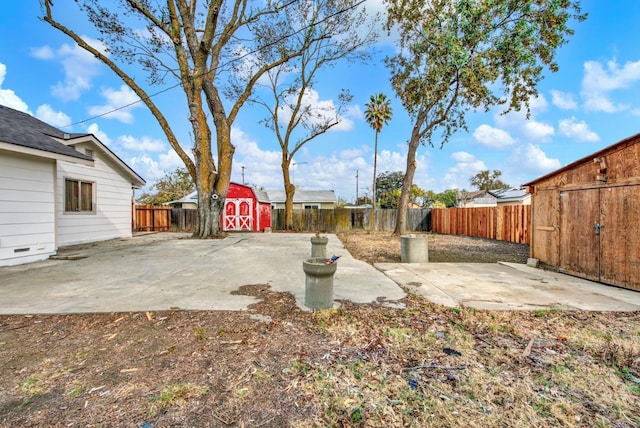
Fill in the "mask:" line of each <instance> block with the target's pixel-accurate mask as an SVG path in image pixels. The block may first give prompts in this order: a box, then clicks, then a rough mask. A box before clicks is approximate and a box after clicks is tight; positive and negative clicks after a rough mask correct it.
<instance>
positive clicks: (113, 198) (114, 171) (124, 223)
mask: <svg viewBox="0 0 640 428" xmlns="http://www.w3.org/2000/svg"><path fill="white" fill-rule="evenodd" d="M84 147H87V148H89V149H92V146H91V145H86V146H85V145H82V146H77V147H76V148H77V149H78V150H79V151H80V152H82V153H84ZM93 153H94V161H95V165H94V167H93V168H92V167H87V166H83V165H77V164H72V163H68V162H64V161H59V162H58V177H57V179H58V186H57V198H56V223H57V224H56V227H57V234H58V236H57V245H58V247H61V246H65V245H74V244H82V243H87V242H95V241H104V240H107V239H115V238H128V237H131V196H132V191H131V182H130V181H128V180H127V179H126V178H125V177H124V176H123V175H121V174H120V172H119V169H118V167H117V166H116V165H115V164H113V163H112V162H111V161H110V160H109V159H108V158H106V156H104V155H103V153H102V152H100V151H98V150H95V149H94V150H93ZM66 178H71V179H77V180H85V181H87V182H93V183H94V186H96V187H95V194H96V197H95V213H65V212H64V180H65V179H66Z"/></svg>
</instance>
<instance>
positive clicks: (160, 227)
mask: <svg viewBox="0 0 640 428" xmlns="http://www.w3.org/2000/svg"><path fill="white" fill-rule="evenodd" d="M135 215H136V230H137V231H139V232H168V231H169V229H170V228H171V207H169V206H164V205H160V206H158V205H136V206H135Z"/></svg>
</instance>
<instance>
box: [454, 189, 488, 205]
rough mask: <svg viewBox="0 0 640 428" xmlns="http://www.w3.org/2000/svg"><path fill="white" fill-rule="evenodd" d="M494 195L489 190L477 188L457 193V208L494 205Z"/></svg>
mask: <svg viewBox="0 0 640 428" xmlns="http://www.w3.org/2000/svg"><path fill="white" fill-rule="evenodd" d="M496 199H497V198H496V197H495V196H494V195H493V194H492V193H491V191H490V190H477V191H475V192H460V193H458V201H457V206H458V208H478V207H495V206H496V205H497V202H496Z"/></svg>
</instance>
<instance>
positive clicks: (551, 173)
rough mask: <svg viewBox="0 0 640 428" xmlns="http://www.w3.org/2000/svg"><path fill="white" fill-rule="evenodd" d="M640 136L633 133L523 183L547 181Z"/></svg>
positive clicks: (533, 183) (530, 183) (531, 183)
mask: <svg viewBox="0 0 640 428" xmlns="http://www.w3.org/2000/svg"><path fill="white" fill-rule="evenodd" d="M639 137H640V133H638V134H635V135H632V136H631V137H627V138H625V139H624V140H620V141H618V142H617V143H615V144H612V145H610V146H607V147H605V148H604V149H602V150H598V151H597V152H595V153H592V154H590V155H587V156H585V157H583V158H581V159H578V160H577V161H574V162H571V163H570V164H567V165H565V166H563V167H562V168H559V169H556V170H555V171H552V172H550V173H548V174H546V175H543V176H542V177H538V178H536V179H535V180H532V181H530V182H528V183H525V184H523V186H533V185H535V184H538V183H539V182H541V181H545V180H547V179H549V178H551V177H553V176H556V175H558V174H561V173H563V172H565V171H568V170H570V169H572V168H574V167H576V166H577V165H580V164H583V163H585V162H592V161H593V158H597V157H600V156H602V155H604V154H606V153H610V152H613V151H616V150H620V149H623V148H624V147H628V146H630V145H632V144H637V143H638V142H640V139H639Z"/></svg>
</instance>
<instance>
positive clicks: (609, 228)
mask: <svg viewBox="0 0 640 428" xmlns="http://www.w3.org/2000/svg"><path fill="white" fill-rule="evenodd" d="M525 186H528V191H529V192H530V193H531V195H532V203H531V219H532V221H531V223H532V224H531V244H530V245H531V257H532V258H535V259H538V260H539V261H540V263H541V264H543V265H544V266H546V267H548V268H552V269H557V270H558V271H560V272H566V273H569V274H572V275H576V276H580V277H582V278H587V279H590V280H594V281H599V282H603V283H606V284H612V285H617V286H620V287H625V288H629V289H632V290H638V291H640V134H637V135H634V136H632V137H629V138H626V139H624V140H622V141H619V142H618V143H616V144H613V145H611V146H609V147H606V148H604V149H602V150H600V151H598V152H596V153H593V154H591V155H589V156H586V157H584V158H582V159H579V160H577V161H575V162H573V163H571V164H569V165H566V166H564V167H562V168H560V169H558V170H556V171H554V172H552V173H549V174H547V175H545V176H543V177H540V178H538V179H536V180H533V181H531V182H529V183H527V184H525ZM584 292H585V293H589V291H588V290H585V291H584Z"/></svg>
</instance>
